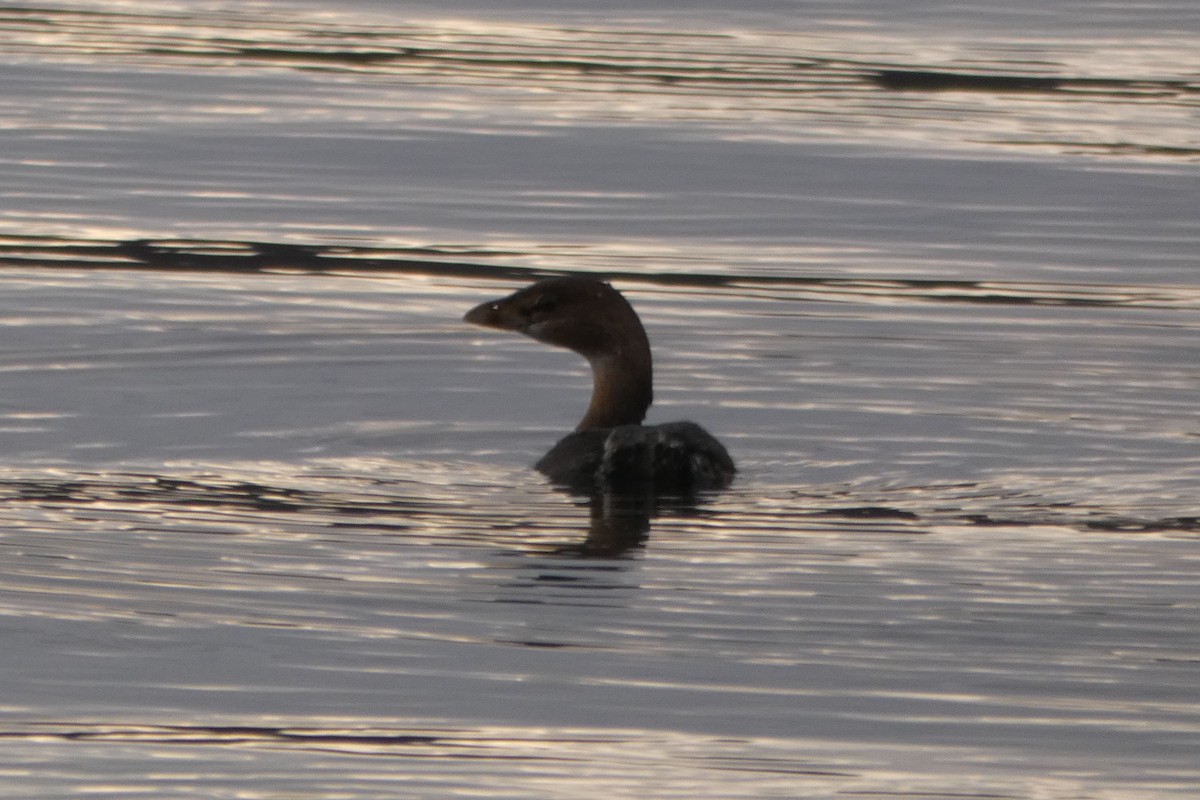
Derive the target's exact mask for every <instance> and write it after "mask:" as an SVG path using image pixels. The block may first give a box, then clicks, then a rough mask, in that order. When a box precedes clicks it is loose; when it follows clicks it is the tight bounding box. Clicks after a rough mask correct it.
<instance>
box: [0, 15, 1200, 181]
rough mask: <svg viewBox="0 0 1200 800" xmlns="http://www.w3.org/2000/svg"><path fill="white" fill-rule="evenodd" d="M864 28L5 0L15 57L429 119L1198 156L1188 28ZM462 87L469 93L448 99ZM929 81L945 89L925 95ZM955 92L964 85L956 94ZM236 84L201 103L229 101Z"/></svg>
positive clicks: (6, 33)
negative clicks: (400, 87)
mask: <svg viewBox="0 0 1200 800" xmlns="http://www.w3.org/2000/svg"><path fill="white" fill-rule="evenodd" d="M860 27H861V30H859V31H858V32H852V30H851V29H849V28H843V29H842V30H840V31H838V32H837V33H836V34H833V33H819V34H805V33H800V32H788V31H775V32H767V31H750V30H735V31H704V30H698V31H695V32H687V31H678V30H666V29H650V30H639V29H637V28H633V29H630V28H628V27H613V28H607V29H606V28H594V27H587V26H572V27H554V26H550V25H536V26H535V25H521V24H513V23H486V22H482V21H469V20H460V21H458V22H453V23H450V22H438V23H424V22H422V23H407V24H396V23H395V22H391V23H384V22H381V21H380V20H378V19H373V20H371V21H370V22H365V21H356V20H355V18H354V17H353V15H349V14H347V15H332V16H331V15H328V14H322V15H320V16H317V17H312V18H305V17H304V16H291V17H283V16H275V15H271V14H270V13H269V12H267V10H266V9H265V8H260V9H254V10H247V9H239V10H233V9H223V10H222V11H221V13H219V14H212V15H205V16H202V17H196V16H193V15H191V14H188V13H186V12H180V11H174V10H173V11H169V12H166V13H157V14H156V13H145V14H140V13H130V12H129V11H128V10H124V9H123V10H122V11H120V12H118V13H112V12H106V11H81V10H78V9H54V8H37V9H32V8H24V9H22V8H8V9H3V10H0V36H3V37H4V39H6V40H7V41H6V49H7V50H9V51H10V53H11V54H12V55H13V56H16V57H38V58H51V59H64V60H70V59H73V58H79V57H84V58H87V59H89V60H90V59H96V58H103V59H106V60H110V61H111V62H114V63H120V64H132V65H137V66H141V67H149V66H150V65H153V68H154V69H159V70H163V69H165V70H171V71H176V70H187V69H194V68H197V67H199V68H202V69H214V70H223V71H229V72H232V73H240V74H243V75H245V74H249V73H252V72H256V71H262V70H279V69H288V70H300V71H303V72H310V73H318V75H323V74H325V73H329V75H325V76H323V77H317V78H315V79H314V83H321V82H324V81H334V82H336V85H337V86H338V87H340V89H341V95H342V96H341V98H340V99H339V100H337V101H335V102H337V104H338V105H343V104H346V103H348V102H349V103H351V104H352V103H353V99H352V98H353V96H354V95H355V94H358V92H359V90H355V89H351V88H350V86H349V85H348V84H347V82H346V81H345V79H344V78H343V77H341V76H352V77H353V78H354V79H355V80H357V81H361V82H368V83H370V82H376V81H393V82H394V81H397V80H400V81H402V82H403V83H405V84H407V85H409V86H411V87H427V86H430V85H434V86H437V87H439V90H440V91H439V92H438V93H437V94H436V95H434V94H432V93H424V96H421V95H419V94H413V95H410V96H408V97H407V99H406V101H405V102H406V105H409V111H410V112H411V111H424V112H425V115H424V116H425V119H424V120H422V119H421V116H422V115H421V114H417V115H415V116H414V118H413V121H414V122H417V123H418V124H421V125H429V124H430V123H431V122H433V121H434V120H436V119H437V118H439V117H445V116H446V115H450V114H454V113H456V112H458V113H463V112H467V113H472V114H473V115H474V114H478V113H479V111H480V110H481V107H480V104H479V102H478V101H479V94H483V95H485V96H486V95H488V94H491V93H496V95H497V96H496V97H495V98H493V100H494V101H496V104H495V106H494V107H490V108H488V109H487V113H486V114H485V116H487V117H491V118H492V120H493V122H494V123H497V124H512V122H513V120H512V119H511V118H510V119H508V120H503V117H505V116H510V115H512V114H513V112H514V111H516V112H517V113H518V115H520V114H524V115H525V118H526V120H527V123H526V124H529V122H530V121H532V122H533V124H534V127H537V126H538V125H546V124H549V125H561V124H563V123H565V122H569V121H576V122H591V123H596V122H601V123H611V122H613V121H614V120H626V121H636V122H637V123H638V124H646V123H648V122H650V121H652V120H658V121H660V122H665V121H674V122H677V121H681V120H703V121H706V122H710V123H717V124H722V125H732V126H734V127H730V128H727V129H726V130H725V134H726V135H733V136H738V135H751V136H755V137H761V138H774V139H780V140H789V141H790V140H797V139H803V138H806V137H813V136H830V135H832V136H851V137H853V138H855V139H861V138H862V137H865V136H875V137H884V138H888V139H891V140H896V139H897V138H900V139H912V140H924V141H927V142H931V143H938V144H940V145H952V146H957V147H963V146H966V147H972V148H974V147H979V146H981V145H983V146H996V145H1019V146H1026V147H1028V146H1037V147H1043V148H1047V149H1051V150H1056V151H1067V152H1071V151H1078V150H1079V149H1085V150H1090V151H1094V152H1098V153H1103V152H1111V153H1117V154H1123V155H1128V154H1133V153H1137V154H1142V155H1153V156H1158V157H1165V158H1172V157H1173V158H1187V159H1195V158H1196V157H1197V156H1200V149H1198V148H1197V142H1196V140H1195V136H1194V125H1193V124H1192V121H1193V116H1194V114H1195V110H1196V108H1197V103H1198V102H1200V83H1198V82H1197V81H1196V78H1195V69H1194V67H1195V66H1196V63H1197V62H1196V54H1195V52H1194V48H1193V47H1192V46H1191V45H1192V42H1191V41H1190V40H1189V39H1187V38H1186V37H1180V38H1178V39H1174V38H1171V37H1161V38H1159V39H1154V40H1150V39H1143V40H1138V41H1136V42H1133V43H1131V45H1130V46H1128V47H1122V48H1114V46H1113V43H1112V42H1111V41H1107V40H1099V41H1097V42H1096V43H1095V47H1094V49H1092V50H1088V49H1085V48H1082V47H1080V46H1079V45H1078V43H1076V42H1069V41H1064V42H1056V41H1054V40H1053V39H1046V38H1044V37H1038V38H1030V37H1024V40H1023V41H1021V42H1020V49H1018V47H1017V46H1015V45H1014V43H1012V42H1010V41H1004V40H996V41H992V40H988V39H984V40H982V41H981V40H979V38H978V37H972V38H971V39H969V40H964V41H961V42H960V41H956V40H954V39H950V40H947V41H946V42H944V43H942V44H941V45H940V46H931V43H930V42H928V41H926V40H924V39H919V38H913V39H905V38H904V37H903V36H900V35H897V34H896V33H895V32H892V33H890V34H889V35H886V36H885V35H880V34H876V33H874V32H872V31H871V30H870V29H869V28H867V27H866V26H860ZM10 57H11V56H10ZM456 89H469V90H470V91H471V92H472V93H471V94H469V95H463V96H461V97H459V98H458V100H457V102H455V101H453V100H452V99H451V98H452V97H454V91H455V90H456ZM897 90H899V91H901V92H905V93H907V92H913V93H914V96H907V95H896V94H895V92H896V91H897ZM925 92H938V93H942V94H940V96H938V97H937V98H928V97H924V96H921V93H925ZM952 92H958V93H957V94H953V95H952V96H951V95H950V94H945V93H952ZM981 95H1001V96H1003V100H1002V101H1001V102H997V101H996V100H994V99H993V98H992V97H988V96H981ZM231 99H232V98H230V97H228V96H227V97H225V98H224V101H225V102H224V103H218V102H216V101H214V103H213V104H212V105H211V106H210V107H209V108H207V109H205V108H204V107H202V106H201V107H195V108H194V109H193V110H192V113H193V114H199V115H202V116H203V115H205V114H215V115H220V114H223V113H228V112H229V111H230V110H231V109H232V106H231V105H230V101H231ZM297 99H299V98H297ZM248 101H250V98H245V100H243V101H241V102H248ZM281 101H284V98H281V97H276V98H275V100H274V102H273V105H274V106H276V107H275V108H274V109H273V108H271V107H270V106H268V105H264V104H262V103H261V102H260V103H257V104H252V105H250V106H249V107H248V108H246V109H244V110H243V112H242V113H252V114H263V113H278V112H279V108H278V106H279V105H280V103H281ZM414 102H415V103H416V104H417V107H416V108H414V107H413V106H412V105H411V104H412V103H414ZM551 104H552V106H551ZM488 105H491V104H490V103H489V104H488ZM1064 105H1066V106H1067V107H1069V117H1067V116H1064V112H1065V111H1066V110H1067V109H1065V108H1064ZM456 106H457V107H456ZM97 110H98V111H101V113H103V110H102V109H97ZM370 111H371V110H370V108H369V107H364V108H363V109H361V111H360V112H359V113H363V112H365V113H370ZM9 113H10V114H12V113H13V111H9ZM290 113H296V114H303V113H304V112H303V110H301V109H296V110H295V111H293V112H290ZM103 119H104V118H103V117H101V118H100V119H97V120H95V123H96V124H103ZM434 124H436V123H434Z"/></svg>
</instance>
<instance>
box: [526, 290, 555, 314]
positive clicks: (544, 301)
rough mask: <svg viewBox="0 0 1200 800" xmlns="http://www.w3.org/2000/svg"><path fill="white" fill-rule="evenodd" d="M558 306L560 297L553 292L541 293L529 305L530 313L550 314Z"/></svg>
mask: <svg viewBox="0 0 1200 800" xmlns="http://www.w3.org/2000/svg"><path fill="white" fill-rule="evenodd" d="M556 308H558V298H557V297H556V296H554V295H552V294H543V295H539V296H538V299H536V300H534V301H533V305H532V306H530V307H529V313H530V314H549V313H550V312H552V311H553V310H554V309H556Z"/></svg>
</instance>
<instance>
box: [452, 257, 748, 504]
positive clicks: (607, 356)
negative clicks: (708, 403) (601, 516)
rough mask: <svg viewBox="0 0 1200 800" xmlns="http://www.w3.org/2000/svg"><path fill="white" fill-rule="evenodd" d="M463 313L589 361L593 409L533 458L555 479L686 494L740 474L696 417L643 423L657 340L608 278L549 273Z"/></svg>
mask: <svg viewBox="0 0 1200 800" xmlns="http://www.w3.org/2000/svg"><path fill="white" fill-rule="evenodd" d="M463 319H464V320H465V321H466V322H470V323H473V324H475V325H482V326H484V327H487V328H498V329H500V330H505V331H517V332H518V333H523V334H525V335H526V336H529V337H531V338H533V339H536V340H537V341H539V342H545V343H546V344H552V345H555V346H557V347H565V348H567V349H569V350H573V351H575V352H576V353H579V355H581V356H583V357H584V358H586V359H587V360H588V363H589V364H591V367H592V400H591V403H590V404H589V405H588V408H587V412H586V413H585V414H584V415H583V419H582V420H580V421H579V424H578V425H577V426H576V428H575V431H574V432H573V433H571V434H568V435H567V436H565V437H564V438H563V439H561V440H560V441H559V442H558V444H556V445H554V447H552V448H551V449H550V451H549V452H548V453H546V455H544V456H542V458H541V459H540V460H539V461H538V462H537V464H536V465H535V466H536V468H537V469H538V470H539V471H540V472H542V473H543V474H545V475H546V476H547V477H548V478H550V480H552V481H553V482H555V483H558V484H561V485H563V486H567V487H570V488H572V489H575V490H577V491H597V490H600V491H613V490H616V491H626V492H635V493H639V494H655V495H659V494H670V495H676V494H678V495H689V494H692V493H694V492H697V491H703V490H708V489H720V488H724V487H725V486H728V485H729V483H730V481H732V480H733V476H734V473H735V472H736V471H737V470H736V468H735V467H734V464H733V459H731V458H730V457H729V453H728V452H727V451H726V450H725V448H724V447H723V446H722V445H721V443H720V442H718V441H717V440H716V439H715V438H714V437H713V436H712V435H711V434H710V433H708V431H706V430H704V429H703V428H701V427H700V426H699V425H697V424H696V423H694V422H668V423H665V424H662V425H642V424H641V423H642V420H643V419H644V418H645V416H646V410H647V409H648V408H649V407H650V403H651V402H652V400H653V368H652V364H651V358H650V342H649V340H648V339H647V338H646V331H645V329H644V328H643V327H642V322H641V320H640V319H638V315H637V313H636V312H635V311H634V310H633V307H632V306H630V305H629V303H628V301H626V300H625V298H624V297H622V296H621V293H620V292H618V291H617V290H616V289H614V288H613V287H612V286H610V285H608V284H607V283H604V282H602V281H598V280H595V279H593V278H587V277H583V276H569V277H562V278H547V279H546V280H542V281H538V282H537V283H535V284H533V285H532V286H529V287H527V288H525V289H522V290H520V291H519V292H516V293H515V294H512V295H509V296H508V297H505V298H501V299H500V300H492V301H490V302H487V303H482V304H480V305H478V306H476V307H475V308H473V309H471V310H470V311H468V312H467V313H466V315H465V316H464V317H463Z"/></svg>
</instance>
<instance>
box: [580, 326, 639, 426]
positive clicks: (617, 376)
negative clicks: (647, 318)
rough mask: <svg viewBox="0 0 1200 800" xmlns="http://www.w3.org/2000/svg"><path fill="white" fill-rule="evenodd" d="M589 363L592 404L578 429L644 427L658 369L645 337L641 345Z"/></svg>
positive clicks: (631, 346)
mask: <svg viewBox="0 0 1200 800" xmlns="http://www.w3.org/2000/svg"><path fill="white" fill-rule="evenodd" d="M589 360H590V361H591V365H592V402H591V403H590V404H589V405H588V409H587V413H586V414H584V415H583V419H582V420H580V422H579V425H578V426H576V430H587V429H588V428H613V427H616V426H617V425H638V424H640V423H641V421H642V420H643V419H645V418H646V410H647V409H649V408H650V403H651V402H652V401H653V399H654V390H653V384H654V378H653V375H654V370H653V367H652V365H651V360H650V345H649V343H648V342H646V341H645V334H642V337H641V341H640V342H631V343H629V344H628V345H627V346H625V347H622V348H619V349H618V350H617V351H616V352H614V353H611V354H606V355H603V356H599V357H596V358H592V359H589Z"/></svg>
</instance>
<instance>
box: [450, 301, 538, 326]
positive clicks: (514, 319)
mask: <svg viewBox="0 0 1200 800" xmlns="http://www.w3.org/2000/svg"><path fill="white" fill-rule="evenodd" d="M508 299H509V298H507V297H505V298H502V299H500V300H489V301H487V302H486V303H480V304H479V305H477V306H475V307H474V308H472V309H471V310H470V311H468V312H467V313H466V314H464V315H463V322H469V323H471V324H472V325H482V326H483V327H485V328H499V329H500V330H502V331H523V330H524V329H525V323H526V321H525V320H524V319H522V317H521V316H520V315H519V314H517V313H516V311H515V310H514V309H513V307H512V304H511V303H508V302H507V300H508Z"/></svg>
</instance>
